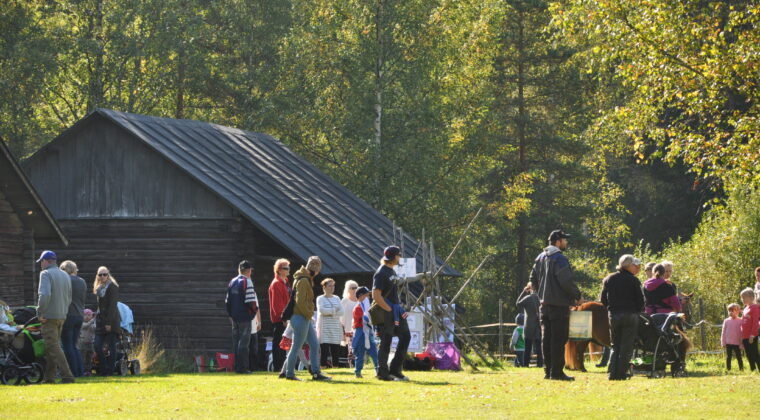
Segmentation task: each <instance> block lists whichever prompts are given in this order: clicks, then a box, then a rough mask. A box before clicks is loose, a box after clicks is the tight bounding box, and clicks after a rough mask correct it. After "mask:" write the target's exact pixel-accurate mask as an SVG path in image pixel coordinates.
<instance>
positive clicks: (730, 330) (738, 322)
mask: <svg viewBox="0 0 760 420" xmlns="http://www.w3.org/2000/svg"><path fill="white" fill-rule="evenodd" d="M740 309H741V308H740V307H739V304H738V303H732V304H730V305H728V318H726V319H725V320H724V321H723V330H722V331H721V333H720V346H721V347H723V348H725V349H726V370H731V356H732V353H733V354H735V355H736V363H737V364H738V365H739V370H744V363H743V361H742V349H743V348H744V346H743V345H742V319H741V318H739V310H740Z"/></svg>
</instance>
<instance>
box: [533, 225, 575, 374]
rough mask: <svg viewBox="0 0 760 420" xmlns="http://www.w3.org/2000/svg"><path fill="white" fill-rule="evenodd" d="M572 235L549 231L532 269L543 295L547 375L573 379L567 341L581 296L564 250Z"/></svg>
mask: <svg viewBox="0 0 760 420" xmlns="http://www.w3.org/2000/svg"><path fill="white" fill-rule="evenodd" d="M569 237H570V235H568V234H566V233H565V232H562V231H561V230H555V231H552V233H551V234H549V246H548V247H546V248H545V249H544V252H542V253H541V254H539V256H538V257H537V258H536V262H535V264H533V270H531V272H530V282H531V284H533V286H537V290H538V297H539V299H541V327H542V329H543V331H542V334H541V344H542V345H541V347H542V350H543V353H544V372H545V373H546V375H545V376H544V378H545V379H556V380H560V381H572V380H574V378H573V377H571V376H567V375H565V372H564V370H563V369H564V368H565V343H566V342H567V336H568V329H569V327H570V306H572V305H575V304H577V302H578V299H580V297H581V292H580V290H578V286H576V284H575V282H574V281H573V278H572V269H571V267H570V261H568V259H567V257H565V256H564V255H563V254H562V251H564V250H565V249H566V248H567V238H569Z"/></svg>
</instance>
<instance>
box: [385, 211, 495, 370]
mask: <svg viewBox="0 0 760 420" xmlns="http://www.w3.org/2000/svg"><path fill="white" fill-rule="evenodd" d="M481 211H482V208H481V209H480V210H478V212H477V214H476V215H475V217H473V219H472V220H471V221H470V223H469V224H468V225H467V228H466V229H465V230H464V232H462V235H461V236H460V238H459V241H458V242H457V244H456V245H455V246H454V249H452V251H451V253H450V254H449V255H448V257H446V260H444V262H443V264H442V265H439V264H438V261H437V259H436V255H435V248H434V247H433V239H432V238H430V239H429V240H426V238H425V234H424V232H423V237H422V241H421V242H420V246H419V248H418V249H417V250H416V251H415V254H414V256H415V258H417V257H418V256H419V257H421V258H422V267H423V272H425V273H429V274H428V275H427V276H426V277H425V279H424V280H423V281H422V284H423V286H424V287H423V291H422V292H421V293H420V294H419V296H415V295H414V294H413V293H411V292H410V291H409V284H408V283H405V284H404V285H403V286H402V288H401V295H402V296H403V297H404V302H405V303H406V305H405V306H406V308H405V309H406V310H407V311H411V310H412V309H414V310H415V311H419V312H421V313H422V315H423V318H424V320H425V337H424V338H425V342H437V341H439V339H440V337H449V336H453V337H455V338H456V339H457V340H458V341H459V342H460V343H461V345H462V350H463V351H461V355H462V358H463V359H464V361H465V363H467V364H468V365H469V366H470V367H471V368H472V369H473V370H475V371H477V370H478V368H477V366H476V364H475V362H474V361H473V360H472V359H471V358H470V357H469V356H468V355H467V353H466V351H467V350H472V351H473V352H474V353H475V354H476V355H477V357H478V358H480V359H481V360H482V361H483V362H484V363H485V364H486V365H487V366H497V365H499V364H500V362H499V361H498V360H497V359H496V358H495V357H494V356H493V354H492V353H491V352H490V351H489V349H488V346H486V345H485V343H484V342H483V341H482V340H481V339H480V338H479V337H478V336H477V335H476V334H475V333H473V331H472V330H471V329H470V326H469V325H467V324H466V323H465V322H464V321H463V320H461V319H459V318H458V317H456V316H454V315H455V314H454V301H455V300H456V298H457V297H459V295H460V294H461V293H462V291H464V289H465V288H466V287H467V285H468V284H469V283H470V282H471V281H472V279H474V278H475V276H476V275H477V273H478V272H479V271H480V269H481V268H482V267H483V265H485V263H486V262H487V261H488V260H489V259H490V255H489V256H487V257H485V258H484V259H483V261H482V262H481V263H480V264H479V265H478V267H477V268H476V269H475V271H473V273H472V274H471V275H470V277H469V278H468V279H467V281H465V282H464V283H463V284H462V286H461V288H460V289H459V291H458V292H457V293H456V294H455V295H454V297H453V298H452V299H451V300H450V301H448V302H444V300H443V294H442V293H441V283H440V282H441V277H442V275H441V273H442V271H443V267H444V266H445V265H446V264H447V263H448V261H449V259H451V257H452V256H453V255H454V253H455V252H456V250H457V249H458V248H459V245H460V244H461V243H462V241H463V240H464V238H465V237H466V235H467V232H468V231H469V230H470V227H471V226H472V224H473V222H474V221H475V219H477V217H478V216H479V215H480V213H481ZM398 233H399V235H400V236H401V237H400V238H398V242H395V241H396V239H397V238H396V230H395V229H394V242H395V243H401V244H403V241H402V240H401V239H402V238H403V232H402V231H401V230H400V229H399V230H398ZM401 254H402V255H404V250H403V247H402V249H401ZM447 319H448V320H449V321H450V323H447V322H446V320H447Z"/></svg>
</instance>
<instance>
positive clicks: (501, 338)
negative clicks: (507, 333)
mask: <svg viewBox="0 0 760 420" xmlns="http://www.w3.org/2000/svg"><path fill="white" fill-rule="evenodd" d="M503 308H504V300H502V299H499V358H500V359H503V358H504V332H503V328H504V318H502V309H503Z"/></svg>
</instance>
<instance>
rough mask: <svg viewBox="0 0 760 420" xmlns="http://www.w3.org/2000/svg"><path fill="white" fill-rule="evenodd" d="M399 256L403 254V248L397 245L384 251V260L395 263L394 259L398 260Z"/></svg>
mask: <svg viewBox="0 0 760 420" xmlns="http://www.w3.org/2000/svg"><path fill="white" fill-rule="evenodd" d="M399 254H401V248H399V247H397V246H396V245H391V246H389V247H387V248H385V249H384V250H383V260H384V261H393V259H394V258H396V255H399Z"/></svg>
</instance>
